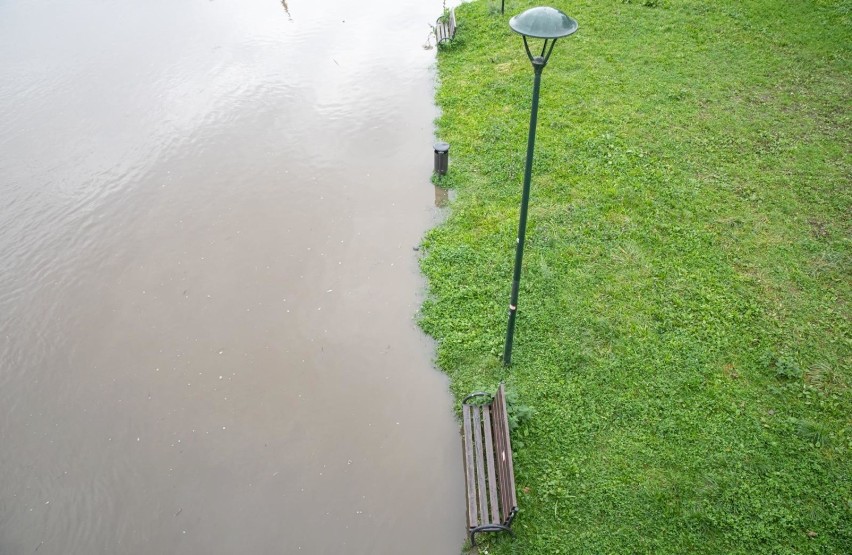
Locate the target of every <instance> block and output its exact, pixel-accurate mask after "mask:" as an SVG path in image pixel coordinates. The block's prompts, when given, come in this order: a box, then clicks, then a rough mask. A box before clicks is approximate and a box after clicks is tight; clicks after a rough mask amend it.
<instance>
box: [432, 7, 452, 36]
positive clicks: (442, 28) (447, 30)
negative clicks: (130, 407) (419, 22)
mask: <svg viewBox="0 0 852 555" xmlns="http://www.w3.org/2000/svg"><path fill="white" fill-rule="evenodd" d="M455 36H456V10H454V9H453V10H450V13H449V15H446V16H441V17H439V18H438V20H437V21H436V22H435V40H436V41H437V42H436V44H441V43H442V42H444V41H451V40H453V39H454V38H455Z"/></svg>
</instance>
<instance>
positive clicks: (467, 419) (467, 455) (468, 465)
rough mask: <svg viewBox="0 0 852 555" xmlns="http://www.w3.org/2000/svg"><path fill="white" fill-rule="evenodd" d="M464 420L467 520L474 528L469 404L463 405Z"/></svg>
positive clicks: (474, 512)
mask: <svg viewBox="0 0 852 555" xmlns="http://www.w3.org/2000/svg"><path fill="white" fill-rule="evenodd" d="M462 420H463V421H464V435H463V437H462V441H463V444H464V468H465V472H464V481H465V483H466V484H467V521H468V524H469V526H470V527H471V528H472V527H474V526H476V525H477V524H478V523H477V521H476V493H475V492H474V489H475V487H474V472H473V443H472V441H473V440H472V438H471V435H470V434H471V431H472V430H471V427H472V426H471V410H470V407H469V406H467V405H463V406H462Z"/></svg>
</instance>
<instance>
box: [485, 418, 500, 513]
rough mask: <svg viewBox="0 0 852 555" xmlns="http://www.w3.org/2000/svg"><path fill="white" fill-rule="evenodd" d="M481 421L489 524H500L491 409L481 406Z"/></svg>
mask: <svg viewBox="0 0 852 555" xmlns="http://www.w3.org/2000/svg"><path fill="white" fill-rule="evenodd" d="M482 422H483V424H484V426H485V462H486V463H487V466H488V496H489V500H490V502H491V520H490V522H491V524H500V522H501V521H500V518H501V517H500V509H499V505H498V504H497V478H496V476H495V475H494V445H493V438H492V433H493V432H492V431H491V409H490V408H489V407H488V405H485V406H483V407H482Z"/></svg>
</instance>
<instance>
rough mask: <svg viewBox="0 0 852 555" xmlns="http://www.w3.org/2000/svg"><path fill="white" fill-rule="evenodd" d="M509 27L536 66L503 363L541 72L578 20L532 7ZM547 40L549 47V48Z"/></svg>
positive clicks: (510, 332) (508, 351)
mask: <svg viewBox="0 0 852 555" xmlns="http://www.w3.org/2000/svg"><path fill="white" fill-rule="evenodd" d="M509 27H511V28H512V30H513V31H515V32H516V33H518V34H519V35H521V36H523V37H524V49H526V51H527V57H528V58H529V59H530V62H531V63H532V66H533V71H534V72H535V80H534V81H533V97H532V110H531V112H530V132H529V138H528V140H527V163H526V167H525V170H524V189H523V193H522V195H521V217H520V221H519V223H518V242H517V248H516V250H515V272H514V274H513V277H512V297H511V300H510V301H509V324H508V326H507V328H506V345H505V347H504V349H503V364H504V365H505V366H509V365H510V364H512V342H513V340H514V335H515V315H516V314H517V312H518V289H519V288H520V285H521V267H522V263H523V258H524V240H525V238H526V233H527V208H528V206H529V202H530V180H531V179H532V162H533V149H534V148H535V128H536V121H537V119H538V95H539V89H540V88H541V73H542V71H544V66H546V65H547V61H548V59H550V54H551V53H552V52H553V47H554V46H555V45H556V40H557V39H560V38H562V37H567V36H568V35H571V34H573V33H574V32H575V31H577V27H578V25H577V22H576V21H575V20H573V19H571V18H570V17H568V16H567V15H565V14H564V13H562V12H561V11H559V10H557V9H554V8H547V7H539V8H531V9H529V10H527V11H525V12H523V13H522V14H519V15H516V16H515V17H513V18H512V19H510V20H509ZM528 38H533V39H544V45H543V46H542V48H541V53H540V54H539V55H538V56H534V55H533V54H532V52H531V51H530V45H529V42H528V40H527V39H528ZM548 43H550V48H549V49H548Z"/></svg>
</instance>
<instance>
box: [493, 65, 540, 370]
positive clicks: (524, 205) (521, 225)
mask: <svg viewBox="0 0 852 555" xmlns="http://www.w3.org/2000/svg"><path fill="white" fill-rule="evenodd" d="M533 68H534V69H535V80H534V81H533V96H532V111H531V112H530V133H529V138H528V139H527V163H526V167H525V168H524V190H523V193H522V194H521V217H520V219H519V221H518V243H517V245H516V247H515V272H514V274H513V275H512V297H511V299H510V300H509V324H508V326H507V327H506V345H505V347H504V348H503V363H504V364H505V365H506V366H509V365H510V364H512V343H513V341H514V337H515V317H516V315H517V313H518V290H519V288H520V286H521V268H522V266H523V260H524V241H525V240H526V236H527V211H528V209H529V203H530V182H531V181H532V163H533V150H534V149H535V128H536V124H537V122H538V94H539V90H540V89H541V72H542V71H543V70H544V63H542V64H538V65H536V64H535V63H533Z"/></svg>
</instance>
